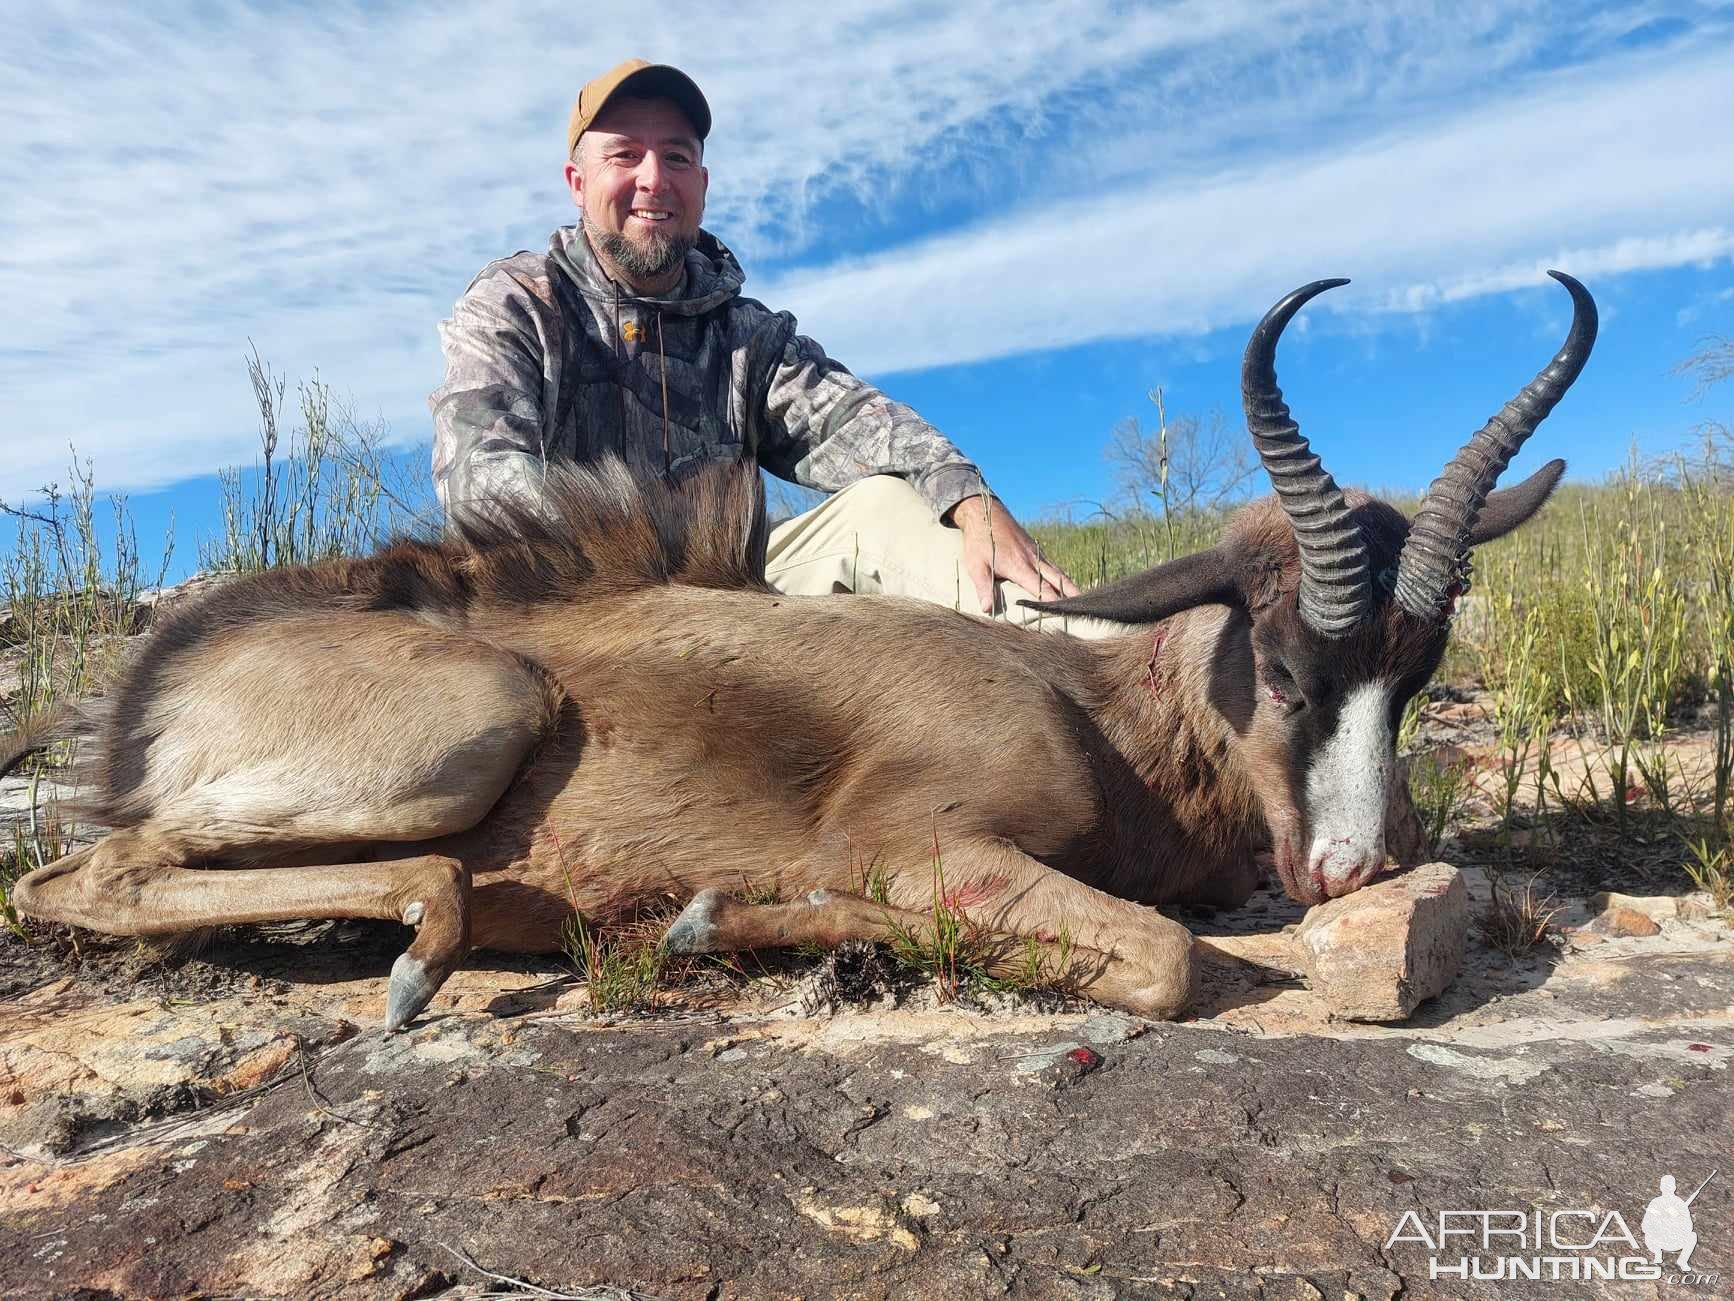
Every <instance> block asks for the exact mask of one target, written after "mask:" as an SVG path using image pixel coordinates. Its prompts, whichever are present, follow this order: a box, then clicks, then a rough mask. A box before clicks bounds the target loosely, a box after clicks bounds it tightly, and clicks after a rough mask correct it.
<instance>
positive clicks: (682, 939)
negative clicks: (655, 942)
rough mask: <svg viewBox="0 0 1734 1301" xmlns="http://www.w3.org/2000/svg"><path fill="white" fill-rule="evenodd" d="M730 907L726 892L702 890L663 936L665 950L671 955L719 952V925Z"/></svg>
mask: <svg viewBox="0 0 1734 1301" xmlns="http://www.w3.org/2000/svg"><path fill="white" fill-rule="evenodd" d="M728 904H729V896H728V895H727V894H726V893H725V892H723V891H721V890H717V889H714V888H713V889H710V890H700V891H699V892H698V893H697V894H695V895H694V896H693V897H692V902H691V903H689V904H687V906H686V907H685V908H683V909H682V910H681V914H680V916H678V917H676V918H675V919H674V922H673V924H672V925H670V926H669V928H668V933H667V934H666V935H664V936H663V937H662V947H663V948H664V949H665V950H667V951H668V952H669V953H713V952H715V951H716V938H717V931H718V923H719V921H720V919H721V917H722V913H723V909H725V908H726V907H728Z"/></svg>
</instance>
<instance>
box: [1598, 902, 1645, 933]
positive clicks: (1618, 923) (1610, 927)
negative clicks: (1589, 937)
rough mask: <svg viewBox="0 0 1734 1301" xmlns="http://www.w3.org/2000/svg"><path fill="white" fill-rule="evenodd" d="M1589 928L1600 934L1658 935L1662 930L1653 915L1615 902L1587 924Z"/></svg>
mask: <svg viewBox="0 0 1734 1301" xmlns="http://www.w3.org/2000/svg"><path fill="white" fill-rule="evenodd" d="M1589 929H1591V930H1593V931H1596V932H1599V933H1600V934H1602V935H1632V936H1639V935H1659V934H1661V932H1662V928H1661V926H1659V925H1658V924H1657V922H1656V919H1655V918H1654V917H1651V916H1649V915H1647V914H1645V913H1641V912H1639V911H1638V910H1637V909H1636V908H1628V907H1626V906H1625V905H1624V904H1615V905H1614V906H1613V907H1611V908H1606V909H1603V910H1602V913H1601V915H1600V916H1599V917H1597V918H1596V919H1595V920H1594V921H1592V922H1591V923H1590V924H1589Z"/></svg>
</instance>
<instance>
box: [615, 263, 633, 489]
mask: <svg viewBox="0 0 1734 1301" xmlns="http://www.w3.org/2000/svg"><path fill="white" fill-rule="evenodd" d="M614 367H615V370H614V405H615V407H616V408H617V409H618V410H619V412H620V459H621V460H622V461H626V358H625V357H624V356H622V355H621V352H620V288H619V286H615V288H614ZM627 464H629V465H630V464H631V462H630V461H627Z"/></svg>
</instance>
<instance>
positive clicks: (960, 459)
mask: <svg viewBox="0 0 1734 1301" xmlns="http://www.w3.org/2000/svg"><path fill="white" fill-rule="evenodd" d="M764 405H765V412H764V414H765V429H764V434H763V436H762V437H761V439H760V442H759V460H760V461H761V462H762V463H763V464H764V466H765V468H766V469H767V470H769V471H770V472H771V473H772V474H776V475H780V476H781V477H783V478H785V479H792V480H794V482H796V483H799V484H802V485H804V486H806V487H809V488H817V489H819V490H820V491H822V492H836V491H837V490H838V489H841V488H847V487H848V486H849V485H850V484H852V483H854V482H856V481H857V480H859V479H864V478H866V477H867V476H868V475H870V474H895V475H898V476H900V477H901V478H904V479H907V480H908V481H909V483H910V486H911V487H913V488H914V489H915V490H916V491H917V492H919V493H920V494H921V495H922V497H924V498H925V499H926V501H927V504H928V505H929V506H931V507H932V508H933V513H934V516H935V517H936V518H937V517H939V516H942V515H944V514H945V512H946V511H948V510H950V509H951V508H952V507H953V506H955V505H956V504H957V503H958V502H960V501H962V500H963V499H964V498H965V497H968V496H971V495H973V494H975V493H978V492H980V491H981V489H982V475H981V470H980V469H979V468H978V467H977V466H976V465H975V463H974V462H973V461H971V460H969V458H968V457H966V456H964V454H963V453H962V452H960V451H958V449H957V448H956V447H955V446H954V445H953V444H952V442H951V440H950V439H948V438H947V437H946V436H945V435H944V434H942V433H940V432H939V431H938V430H937V429H935V428H934V427H933V426H932V425H930V424H928V423H927V422H926V421H925V420H923V419H922V418H921V417H920V416H918V415H916V414H915V412H914V411H913V410H911V409H910V408H909V407H907V406H905V405H904V404H903V403H901V402H894V401H892V400H891V399H890V398H888V397H886V396H885V394H883V393H881V392H880V391H879V390H878V389H876V388H874V387H873V385H871V384H869V383H867V382H866V381H865V380H863V379H858V378H857V377H856V376H854V375H852V374H850V372H849V370H848V369H847V368H846V367H845V366H843V365H842V364H841V363H840V362H837V361H833V360H832V359H831V358H829V357H827V356H826V355H825V350H824V349H823V348H821V347H820V346H819V345H818V344H816V343H814V342H813V341H812V340H811V339H809V338H807V337H806V336H804V335H798V334H797V335H793V336H792V337H790V339H789V341H788V343H787V345H786V346H785V347H784V349H783V356H782V360H781V361H780V362H779V363H778V364H777V365H776V367H775V368H774V369H773V370H772V373H771V375H770V379H769V383H768V385H767V386H766V389H765V403H764Z"/></svg>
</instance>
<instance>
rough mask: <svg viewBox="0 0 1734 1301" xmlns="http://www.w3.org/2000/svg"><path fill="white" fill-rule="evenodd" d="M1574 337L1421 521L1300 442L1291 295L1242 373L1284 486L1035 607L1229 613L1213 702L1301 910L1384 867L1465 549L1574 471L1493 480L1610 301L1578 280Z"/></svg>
mask: <svg viewBox="0 0 1734 1301" xmlns="http://www.w3.org/2000/svg"><path fill="white" fill-rule="evenodd" d="M1548 274H1549V275H1551V276H1552V277H1553V278H1554V279H1555V280H1557V281H1559V282H1560V283H1561V284H1562V285H1564V286H1565V288H1566V289H1567V290H1568V291H1569V292H1570V294H1571V297H1572V306H1573V311H1572V325H1571V332H1570V334H1569V336H1568V337H1567V339H1566V341H1565V345H1564V346H1563V347H1562V348H1561V349H1560V351H1559V353H1558V355H1557V356H1555V357H1554V359H1553V361H1552V362H1551V363H1550V364H1549V365H1548V366H1547V368H1546V369H1544V370H1543V371H1542V372H1541V373H1540V374H1539V375H1537V376H1536V377H1535V379H1533V380H1532V381H1531V382H1530V383H1529V384H1527V385H1526V386H1525V387H1524V388H1523V389H1522V390H1521V391H1520V392H1519V393H1518V394H1517V396H1516V397H1514V398H1512V400H1511V401H1510V402H1508V403H1506V405H1505V406H1504V408H1503V409H1501V410H1500V412H1499V414H1497V415H1495V416H1494V417H1493V418H1492V419H1491V420H1489V421H1488V422H1487V424H1486V425H1485V426H1484V427H1483V428H1482V429H1481V430H1480V431H1479V432H1477V433H1476V434H1475V435H1474V436H1473V437H1472V438H1471V439H1470V440H1469V441H1468V442H1467V443H1466V444H1465V445H1464V446H1463V448H1462V450H1461V451H1459V452H1458V453H1457V455H1456V456H1454V457H1453V458H1452V459H1451V461H1450V463H1449V464H1448V465H1447V466H1446V467H1445V471H1444V473H1443V474H1441V475H1440V476H1439V477H1438V478H1437V479H1435V480H1434V481H1433V484H1432V486H1431V487H1429V488H1428V490H1427V495H1426V497H1425V498H1424V499H1423V501H1422V503H1421V507H1420V509H1419V510H1418V511H1417V512H1416V514H1415V517H1414V519H1413V520H1410V519H1406V518H1405V517H1404V516H1403V515H1402V513H1401V512H1399V511H1398V510H1396V509H1395V508H1394V507H1392V506H1390V505H1387V504H1386V503H1384V502H1382V501H1379V500H1377V499H1374V498H1370V497H1367V496H1366V495H1365V494H1362V493H1357V492H1349V493H1344V492H1343V491H1342V490H1341V489H1340V488H1338V486H1337V484H1336V482H1335V480H1333V479H1332V478H1331V475H1330V474H1329V472H1328V471H1326V469H1325V468H1324V466H1323V465H1322V464H1321V463H1320V461H1319V458H1318V457H1317V456H1316V455H1314V454H1313V452H1312V451H1311V449H1310V448H1309V447H1308V445H1307V440H1306V439H1305V438H1303V437H1302V436H1301V433H1300V429H1299V426H1298V425H1297V424H1296V423H1295V421H1294V419H1293V418H1292V417H1291V416H1290V414H1289V409H1288V407H1287V406H1286V405H1285V404H1284V403H1283V400H1282V391H1281V390H1280V389H1279V388H1278V387H1277V384H1276V368H1275V354H1276V345H1277V340H1278V339H1279V338H1280V337H1281V335H1282V332H1283V329H1284V327H1285V326H1287V325H1288V323H1289V321H1290V320H1291V319H1292V318H1293V317H1294V315H1295V313H1296V312H1297V311H1299V310H1300V308H1301V306H1302V305H1303V304H1305V303H1306V302H1307V301H1308V300H1309V299H1311V298H1313V297H1314V296H1316V295H1318V294H1320V293H1322V292H1324V291H1325V290H1327V289H1332V288H1335V287H1336V286H1338V285H1343V284H1347V283H1348V282H1347V281H1345V280H1319V281H1315V282H1314V283H1312V284H1310V285H1306V286H1304V287H1302V288H1300V289H1297V290H1295V291H1294V292H1293V293H1291V294H1289V295H1288V296H1287V297H1286V298H1284V299H1283V300H1282V301H1281V302H1279V303H1277V305H1276V306H1275V307H1273V308H1271V309H1270V311H1269V312H1268V313H1267V314H1266V315H1265V317H1264V319H1263V320H1262V321H1260V322H1259V324H1258V327H1257V328H1256V329H1255V330H1254V331H1253V333H1252V338H1251V340H1250V342H1248V344H1247V347H1246V354H1245V358H1244V360H1243V363H1242V367H1241V396H1242V400H1243V402H1244V405H1245V409H1246V423H1247V429H1248V431H1249V432H1250V433H1251V435H1252V440H1253V443H1254V445H1255V447H1256V448H1257V450H1258V455H1259V459H1260V460H1261V462H1262V463H1263V465H1264V469H1265V471H1266V473H1267V474H1268V475H1269V476H1270V480H1271V483H1272V485H1273V486H1274V487H1275V489H1276V493H1275V496H1274V498H1266V499H1264V500H1262V501H1260V502H1256V503H1253V504H1252V505H1250V506H1248V507H1246V508H1244V509H1243V510H1241V511H1240V512H1238V513H1237V514H1236V515H1235V516H1234V517H1233V518H1232V519H1231V520H1230V521H1229V523H1228V526H1227V528H1226V529H1225V530H1224V535H1223V538H1222V540H1221V541H1220V542H1219V543H1218V544H1217V545H1216V546H1214V547H1212V548H1210V549H1209V550H1207V551H1202V552H1198V553H1196V554H1194V555H1190V556H1184V557H1181V558H1180V559H1178V560H1174V561H1172V562H1170V563H1169V564H1166V565H1162V566H1159V567H1157V568H1155V569H1152V570H1148V571H1146V572H1144V573H1142V574H1136V575H1133V576H1131V577H1129V578H1126V579H1122V580H1120V581H1119V582H1116V583H1111V584H1108V585H1106V586H1104V587H1100V588H1097V589H1095V590H1093V591H1090V592H1086V593H1084V594H1083V595H1082V596H1078V597H1073V598H1070V599H1068V600H1061V601H1048V602H1026V604H1031V605H1033V606H1034V608H1036V609H1039V610H1046V611H1052V612H1054V613H1059V614H1082V615H1090V616H1094V617H1096V618H1102V619H1113V620H1118V621H1120V622H1124V623H1132V624H1149V623H1155V622H1158V621H1160V620H1162V619H1166V618H1168V617H1169V616H1171V615H1174V614H1178V613H1179V612H1181V611H1183V610H1188V609H1191V608H1193V607H1196V606H1202V605H1226V606H1228V607H1230V613H1229V618H1228V620H1227V621H1226V622H1225V623H1224V625H1223V634H1222V636H1221V637H1220V638H1219V639H1218V641H1217V658H1216V662H1213V663H1212V664H1210V665H1208V666H1205V667H1206V668H1207V670H1208V676H1209V681H1210V682H1211V687H1210V690H1209V697H1210V707H1212V708H1214V709H1216V710H1218V711H1219V712H1220V713H1221V714H1222V715H1223V716H1224V717H1225V718H1226V719H1227V720H1228V722H1229V724H1230V726H1231V727H1232V728H1233V731H1234V733H1235V734H1236V736H1237V737H1238V742H1239V744H1238V746H1237V747H1236V749H1237V751H1238V753H1239V755H1240V759H1241V763H1242V765H1243V771H1244V772H1245V773H1246V775H1247V777H1248V779H1249V781H1250V784H1251V785H1252V786H1253V788H1254V789H1255V791H1256V793H1257V799H1258V801H1259V803H1260V804H1261V805H1262V809H1263V813H1264V819H1265V822H1266V823H1267V825H1268V828H1269V832H1270V839H1271V846H1272V849H1273V850H1274V857H1275V861H1276V868H1277V872H1278V875H1279V876H1280V877H1281V878H1282V883H1283V886H1284V888H1285V889H1286V890H1287V891H1288V893H1289V894H1290V895H1292V896H1293V897H1294V898H1295V899H1297V900H1299V901H1300V902H1302V903H1307V904H1316V903H1322V902H1324V900H1325V899H1327V898H1335V897H1337V896H1340V895H1345V894H1348V893H1349V892H1351V891H1353V890H1356V889H1359V888H1360V887H1361V886H1363V885H1365V884H1366V883H1367V882H1368V881H1370V880H1372V879H1373V877H1374V876H1376V875H1378V874H1379V873H1380V872H1381V871H1382V870H1383V869H1384V867H1385V862H1386V844H1385V827H1386V810H1387V804H1388V802H1389V801H1391V799H1392V797H1393V795H1394V793H1395V783H1396V735H1397V726H1398V720H1399V719H1400V718H1401V717H1402V712H1403V707H1404V706H1405V705H1406V704H1407V703H1408V701H1409V699H1410V698H1411V697H1412V696H1414V695H1415V693H1416V692H1418V691H1420V690H1421V688H1422V687H1423V686H1425V685H1426V683H1427V681H1428V679H1429V678H1431V677H1432V675H1433V673H1434V671H1435V670H1436V669H1437V668H1438V666H1439V661H1440V660H1441V658H1442V657H1443V656H1444V653H1445V643H1446V640H1447V638H1448V635H1449V632H1450V623H1451V617H1452V614H1453V611H1454V608H1455V605H1456V602H1457V599H1458V598H1459V597H1460V596H1461V595H1462V594H1463V592H1464V591H1465V590H1466V589H1467V586H1468V577H1469V558H1470V553H1471V551H1472V550H1473V549H1474V548H1475V547H1477V546H1479V545H1481V544H1482V543H1484V542H1488V541H1491V540H1492V539H1494V538H1497V537H1501V536H1503V535H1504V534H1506V533H1509V532H1511V531H1512V530H1513V529H1515V528H1517V527H1518V526H1519V525H1521V524H1523V523H1525V522H1526V521H1527V520H1528V519H1529V518H1530V517H1531V516H1533V515H1534V514H1535V512H1536V511H1537V510H1539V509H1540V507H1541V505H1542V503H1543V502H1545V501H1546V500H1547V498H1548V495H1549V494H1550V493H1551V492H1552V491H1553V489H1554V487H1555V485H1556V484H1558V482H1559V479H1560V475H1561V474H1562V473H1564V470H1565V462H1564V461H1559V460H1555V461H1550V462H1549V463H1548V464H1547V465H1545V466H1543V467H1542V468H1541V469H1540V470H1538V471H1536V473H1535V474H1533V475H1531V476H1530V477H1529V478H1528V479H1526V480H1525V481H1524V482H1522V483H1520V484H1517V485H1516V486H1514V487H1510V488H1506V489H1501V490H1498V491H1495V489H1494V484H1495V482H1496V481H1497V480H1498V478H1499V475H1500V474H1501V472H1503V471H1504V469H1505V468H1506V466H1507V465H1509V464H1510V463H1511V458H1512V457H1513V456H1514V455H1516V453H1517V450H1518V448H1519V447H1521V446H1522V445H1523V442H1524V440H1525V439H1526V438H1528V437H1529V435H1530V434H1531V433H1533V432H1534V430H1535V428H1536V426H1537V425H1539V424H1540V423H1541V421H1542V420H1543V419H1544V418H1546V416H1547V414H1548V413H1549V412H1550V411H1551V410H1552V409H1553V407H1554V404H1555V403H1557V402H1558V401H1559V399H1560V398H1561V396H1562V395H1563V394H1564V393H1565V391H1566V389H1567V388H1569V387H1570V386H1571V384H1572V381H1573V380H1575V379H1576V378H1577V376H1578V373H1579V371H1581V370H1582V369H1583V365H1584V362H1585V361H1586V360H1587V359H1588V357H1589V353H1590V349H1591V347H1592V346H1593V344H1594V343H1595V335H1596V308H1595V302H1594V300H1593V299H1592V298H1591V297H1590V295H1589V292H1588V291H1587V290H1585V289H1584V287H1583V286H1582V285H1581V284H1579V283H1578V282H1577V281H1576V280H1574V279H1572V278H1571V277H1570V276H1567V275H1563V274H1561V273H1560V272H1557V271H1550V272H1549V273H1548Z"/></svg>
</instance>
